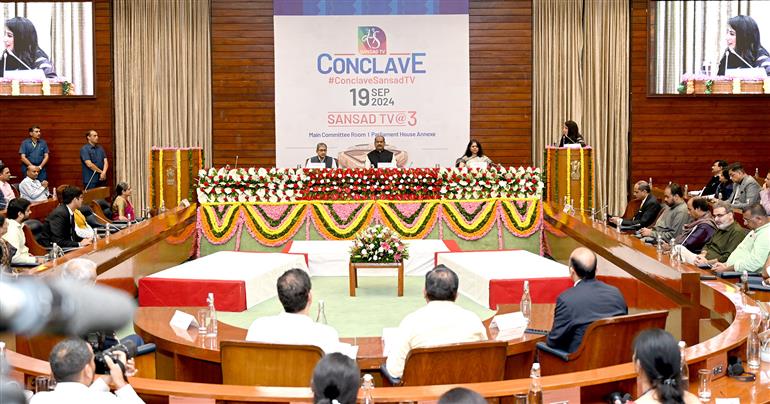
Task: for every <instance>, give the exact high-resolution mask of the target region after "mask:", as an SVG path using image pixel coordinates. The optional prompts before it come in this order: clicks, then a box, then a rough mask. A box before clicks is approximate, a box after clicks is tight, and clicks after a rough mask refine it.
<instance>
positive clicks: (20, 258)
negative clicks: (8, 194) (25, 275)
mask: <svg viewBox="0 0 770 404" xmlns="http://www.w3.org/2000/svg"><path fill="white" fill-rule="evenodd" d="M29 205H30V203H29V201H28V200H26V199H24V198H16V199H14V200H12V201H11V202H10V203H9V204H8V209H7V210H6V211H5V215H6V217H7V218H8V231H7V232H6V233H5V234H4V235H3V239H4V240H5V241H7V242H8V244H10V245H11V246H13V248H15V249H16V254H15V255H14V256H13V258H12V259H11V263H12V264H16V265H19V264H22V265H23V264H27V265H31V264H42V263H44V262H45V259H44V258H38V257H35V256H34V255H32V254H30V253H29V248H27V238H26V237H25V236H24V228H23V226H24V225H23V224H22V223H23V222H24V221H25V220H27V218H29V216H30V215H31V214H32V210H31V209H30V208H29Z"/></svg>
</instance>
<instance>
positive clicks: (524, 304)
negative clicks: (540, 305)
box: [521, 280, 532, 322]
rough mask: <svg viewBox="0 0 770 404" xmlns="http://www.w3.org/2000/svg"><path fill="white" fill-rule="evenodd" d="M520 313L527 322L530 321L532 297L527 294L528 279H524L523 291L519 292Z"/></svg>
mask: <svg viewBox="0 0 770 404" xmlns="http://www.w3.org/2000/svg"><path fill="white" fill-rule="evenodd" d="M521 314H523V315H524V318H526V319H527V322H530V321H531V317H532V297H530V295H529V281H528V280H526V281H524V292H523V293H522V294H521Z"/></svg>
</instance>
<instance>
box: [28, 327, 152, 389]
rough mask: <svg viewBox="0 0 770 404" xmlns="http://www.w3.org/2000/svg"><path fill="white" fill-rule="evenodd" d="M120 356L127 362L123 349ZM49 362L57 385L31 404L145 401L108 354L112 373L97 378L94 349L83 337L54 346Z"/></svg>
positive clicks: (108, 364)
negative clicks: (111, 388)
mask: <svg viewBox="0 0 770 404" xmlns="http://www.w3.org/2000/svg"><path fill="white" fill-rule="evenodd" d="M117 355H118V357H119V359H118V361H121V362H123V363H126V356H125V353H124V352H120V351H118V352H117ZM48 361H49V362H50V364H51V372H52V373H53V376H54V379H56V388H55V389H54V390H53V391H46V392H40V393H37V394H35V395H34V396H33V397H32V400H30V404H48V403H51V404H69V403H73V404H74V403H77V404H91V403H93V404H97V403H113V402H114V403H144V401H142V399H141V398H139V396H138V395H137V394H136V392H135V391H134V389H133V388H132V387H131V385H130V384H128V382H127V381H126V379H125V377H124V376H123V371H122V370H121V368H120V366H119V365H118V364H117V363H115V362H113V360H112V358H111V357H110V356H109V355H105V356H104V361H105V362H106V364H107V367H108V369H109V370H110V374H109V375H104V376H99V377H96V373H95V370H96V364H95V363H94V352H93V350H92V348H91V345H89V344H88V343H87V342H86V341H84V340H82V339H78V338H68V339H65V340H64V341H61V342H59V343H58V344H56V346H54V347H53V350H52V351H51V356H50V358H49V359H48ZM109 384H113V385H114V386H115V394H112V393H110V388H109Z"/></svg>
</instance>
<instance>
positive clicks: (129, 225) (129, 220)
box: [126, 213, 132, 227]
mask: <svg viewBox="0 0 770 404" xmlns="http://www.w3.org/2000/svg"><path fill="white" fill-rule="evenodd" d="M126 219H128V224H127V226H128V227H131V219H132V217H131V214H130V213H126Z"/></svg>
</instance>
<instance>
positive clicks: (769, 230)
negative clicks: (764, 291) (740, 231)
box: [713, 203, 770, 272]
mask: <svg viewBox="0 0 770 404" xmlns="http://www.w3.org/2000/svg"><path fill="white" fill-rule="evenodd" d="M743 222H744V223H745V224H746V226H747V227H748V228H749V229H751V231H750V232H749V234H748V235H746V237H745V238H744V239H743V241H741V243H740V244H738V247H736V248H735V251H733V252H732V253H731V254H730V257H729V258H727V261H726V262H725V263H721V262H717V263H715V264H714V265H713V269H714V270H715V271H718V272H724V271H737V272H743V271H747V272H759V271H761V270H762V269H764V263H765V261H766V260H767V257H768V255H770V225H769V223H768V218H767V212H766V211H765V208H763V207H762V205H760V204H758V203H757V204H754V205H751V206H748V207H746V208H744V209H743Z"/></svg>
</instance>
